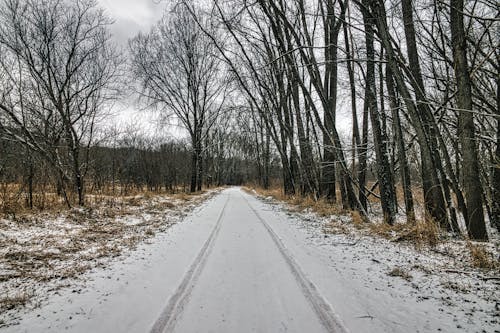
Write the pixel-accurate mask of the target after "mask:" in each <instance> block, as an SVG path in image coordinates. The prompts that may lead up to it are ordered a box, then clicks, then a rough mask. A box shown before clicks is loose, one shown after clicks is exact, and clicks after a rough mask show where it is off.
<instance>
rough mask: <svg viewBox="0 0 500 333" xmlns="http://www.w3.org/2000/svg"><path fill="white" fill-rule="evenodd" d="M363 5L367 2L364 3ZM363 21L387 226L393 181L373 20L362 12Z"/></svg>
mask: <svg viewBox="0 0 500 333" xmlns="http://www.w3.org/2000/svg"><path fill="white" fill-rule="evenodd" d="M364 3H365V5H366V4H367V1H364ZM363 21H364V25H365V42H366V57H367V59H368V61H367V64H366V90H367V93H366V95H365V96H366V97H367V98H368V109H369V112H370V119H371V124H372V131H373V140H374V143H375V154H376V157H377V161H376V163H377V176H378V180H379V186H380V201H381V204H382V211H383V214H384V221H385V222H387V223H388V224H394V220H395V216H396V193H395V190H394V181H393V176H392V172H391V168H390V163H389V155H388V152H387V141H388V140H387V136H386V135H385V134H384V132H385V131H383V130H382V127H381V126H382V124H381V119H380V118H381V116H380V114H379V109H378V106H377V94H376V83H375V63H374V61H375V50H374V34H373V18H372V17H371V16H369V15H368V14H367V13H366V12H363Z"/></svg>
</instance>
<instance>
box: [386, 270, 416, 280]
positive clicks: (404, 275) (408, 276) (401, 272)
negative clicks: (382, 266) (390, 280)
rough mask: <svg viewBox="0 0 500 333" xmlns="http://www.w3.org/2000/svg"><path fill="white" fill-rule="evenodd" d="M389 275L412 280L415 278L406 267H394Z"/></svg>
mask: <svg viewBox="0 0 500 333" xmlns="http://www.w3.org/2000/svg"><path fill="white" fill-rule="evenodd" d="M387 275H389V276H399V277H400V278H402V279H404V280H406V281H411V280H412V279H413V276H411V274H410V273H409V272H408V271H407V270H406V269H404V268H401V267H394V268H393V269H392V270H391V271H390V272H388V273H387Z"/></svg>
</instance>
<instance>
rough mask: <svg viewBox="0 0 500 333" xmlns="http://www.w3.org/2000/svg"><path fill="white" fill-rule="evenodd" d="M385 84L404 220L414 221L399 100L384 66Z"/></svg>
mask: <svg viewBox="0 0 500 333" xmlns="http://www.w3.org/2000/svg"><path fill="white" fill-rule="evenodd" d="M386 84H387V93H388V94H389V102H390V103H391V109H392V112H391V113H392V121H393V128H394V130H393V132H394V136H395V140H396V149H397V152H398V160H399V172H400V173H401V186H402V187H403V195H404V202H405V211H406V221H407V222H408V223H414V222H415V209H414V205H413V194H412V191H411V178H410V168H409V166H408V160H407V158H406V150H405V144H404V137H403V131H402V129H401V119H400V117H399V102H398V100H397V98H396V90H395V87H394V80H393V78H392V73H391V70H390V69H389V67H386Z"/></svg>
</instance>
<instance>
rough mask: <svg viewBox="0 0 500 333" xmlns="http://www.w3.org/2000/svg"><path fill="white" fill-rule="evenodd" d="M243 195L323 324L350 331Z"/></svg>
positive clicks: (337, 331) (334, 331)
mask: <svg viewBox="0 0 500 333" xmlns="http://www.w3.org/2000/svg"><path fill="white" fill-rule="evenodd" d="M242 197H243V198H244V199H245V201H246V203H247V205H248V207H250V209H251V210H252V212H253V213H254V214H255V216H257V219H258V220H259V221H260V222H261V223H262V224H263V225H264V227H265V228H266V230H267V231H268V233H269V235H270V236H271V238H272V240H273V241H274V243H275V244H276V246H277V247H278V249H279V251H280V253H281V255H282V256H283V258H284V259H285V261H286V263H287V265H288V267H289V268H290V270H291V272H292V274H293V276H294V277H295V280H296V281H297V283H298V284H299V286H300V288H301V289H302V292H303V294H304V296H305V297H306V299H307V300H308V301H309V303H310V305H311V307H312V308H313V310H314V312H315V313H316V315H317V316H318V318H319V320H320V321H321V324H322V325H323V327H325V329H326V330H327V331H328V332H332V333H348V332H349V331H348V330H347V328H346V327H345V326H344V324H342V321H341V319H340V318H339V316H338V315H337V314H336V313H335V312H334V311H333V309H332V307H331V306H330V304H329V303H328V302H327V301H326V300H325V299H324V298H323V296H321V294H320V293H319V291H318V289H317V288H316V286H315V285H314V284H313V283H312V282H311V281H310V280H309V279H308V278H307V276H306V275H305V274H304V272H303V271H302V269H301V268H300V266H299V265H298V263H297V262H296V261H295V259H294V258H293V257H292V255H291V254H290V252H289V251H288V250H287V248H286V247H285V245H284V244H283V242H282V241H281V239H280V238H279V236H278V235H277V234H276V233H275V232H274V230H273V229H272V228H271V227H270V226H269V224H268V223H267V222H266V221H265V220H264V219H263V218H262V216H260V214H259V213H258V212H257V210H255V209H254V208H253V207H252V205H251V204H250V202H249V201H248V199H247V198H246V195H245V194H243V193H242Z"/></svg>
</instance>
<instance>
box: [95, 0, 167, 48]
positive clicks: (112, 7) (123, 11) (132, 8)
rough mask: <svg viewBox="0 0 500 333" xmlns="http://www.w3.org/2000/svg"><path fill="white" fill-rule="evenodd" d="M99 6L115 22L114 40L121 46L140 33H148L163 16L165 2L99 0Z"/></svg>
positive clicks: (153, 0)
mask: <svg viewBox="0 0 500 333" xmlns="http://www.w3.org/2000/svg"><path fill="white" fill-rule="evenodd" d="M98 3H99V5H100V6H101V7H102V8H104V10H105V11H106V13H107V14H108V15H109V16H110V17H111V18H112V19H113V20H114V22H115V23H114V24H113V26H112V27H111V31H112V33H113V38H114V39H115V41H116V43H117V44H118V45H120V46H126V44H127V40H128V39H129V38H132V37H134V36H135V35H136V34H137V33H139V32H140V31H143V32H145V31H148V30H149V28H150V27H151V26H152V25H153V24H154V23H156V22H157V21H158V20H159V19H160V18H161V16H162V14H163V10H164V8H165V6H166V2H165V1H160V2H159V1H156V0H99V1H98Z"/></svg>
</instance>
